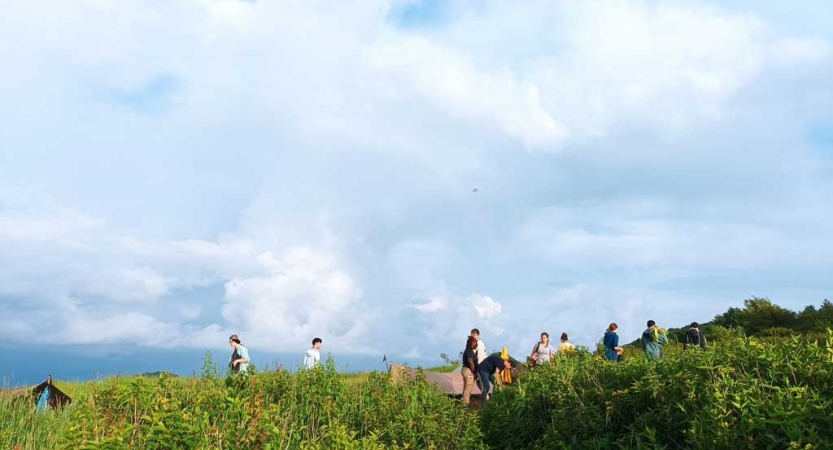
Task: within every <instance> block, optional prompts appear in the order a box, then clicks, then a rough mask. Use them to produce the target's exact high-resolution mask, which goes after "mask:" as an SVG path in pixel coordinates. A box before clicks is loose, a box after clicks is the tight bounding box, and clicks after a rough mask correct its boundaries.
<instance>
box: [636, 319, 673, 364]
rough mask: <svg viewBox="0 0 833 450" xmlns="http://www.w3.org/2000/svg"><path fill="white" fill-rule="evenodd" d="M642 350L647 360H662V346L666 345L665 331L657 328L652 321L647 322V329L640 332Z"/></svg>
mask: <svg viewBox="0 0 833 450" xmlns="http://www.w3.org/2000/svg"><path fill="white" fill-rule="evenodd" d="M641 343H642V350H644V351H645V356H646V357H647V358H648V360H655V359H660V358H662V346H663V345H665V344H667V343H668V337H667V336H666V333H665V330H663V329H662V328H660V327H658V326H657V323H656V322H654V321H653V320H649V321H648V328H647V329H646V330H645V331H643V332H642V339H641Z"/></svg>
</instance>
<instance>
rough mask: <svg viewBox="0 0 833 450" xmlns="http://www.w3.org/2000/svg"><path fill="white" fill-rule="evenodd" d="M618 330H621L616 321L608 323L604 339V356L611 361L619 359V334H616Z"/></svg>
mask: <svg viewBox="0 0 833 450" xmlns="http://www.w3.org/2000/svg"><path fill="white" fill-rule="evenodd" d="M617 330H619V325H616V322H613V323H611V324H610V325H608V327H607V330H605V335H604V338H603V339H602V346H603V347H604V350H603V351H604V357H605V358H607V359H608V360H610V361H617V360H618V359H619V355H618V353H617V351H616V349H617V348H618V347H619V335H618V334H616V331H617Z"/></svg>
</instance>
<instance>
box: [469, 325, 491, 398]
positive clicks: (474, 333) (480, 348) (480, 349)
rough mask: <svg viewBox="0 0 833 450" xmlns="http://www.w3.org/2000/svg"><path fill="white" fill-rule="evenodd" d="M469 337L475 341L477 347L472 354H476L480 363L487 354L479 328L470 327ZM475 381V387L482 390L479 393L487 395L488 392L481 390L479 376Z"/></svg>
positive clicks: (481, 383)
mask: <svg viewBox="0 0 833 450" xmlns="http://www.w3.org/2000/svg"><path fill="white" fill-rule="evenodd" d="M471 337H473V338H474V339H475V340H476V341H477V348H476V349H475V350H474V355H475V356H477V364H480V363H481V362H483V360H484V359H486V356H487V355H488V354H487V353H486V344H485V343H484V342H483V339H480V330H478V329H477V328H472V329H471ZM475 381H476V382H477V387H479V388H480V391H481V392H482V394H481V395H485V396H488V395H489V392H488V391H483V382H482V381H480V378H479V377H478V378H476V380H475Z"/></svg>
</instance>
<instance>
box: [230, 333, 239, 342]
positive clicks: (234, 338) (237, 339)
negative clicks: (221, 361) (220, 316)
mask: <svg viewBox="0 0 833 450" xmlns="http://www.w3.org/2000/svg"><path fill="white" fill-rule="evenodd" d="M228 340H230V341H237V342H240V338H239V337H238V336H237V335H236V334H232V335H231V336H229V338H228Z"/></svg>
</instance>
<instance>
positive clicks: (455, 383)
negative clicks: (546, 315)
mask: <svg viewBox="0 0 833 450" xmlns="http://www.w3.org/2000/svg"><path fill="white" fill-rule="evenodd" d="M509 362H511V363H512V367H513V369H512V377H513V378H517V376H518V375H520V374H521V373H523V372H526V371H527V370H528V369H527V367H526V366H525V365H524V364H522V363H521V362H520V361H518V360H517V359H515V358H512V357H511V356H510V357H509ZM390 372H391V376H392V377H393V380H394V381H396V380H400V379H402V378H403V377H407V378H409V379H411V380H413V379H414V377H416V373H417V371H416V369H411V368H408V367H405V366H401V365H399V364H396V363H394V364H391V366H390ZM422 373H423V374H424V375H425V379H426V380H428V381H429V382H431V383H434V384H435V385H437V387H438V388H439V389H440V391H441V392H444V393H446V394H448V395H454V396H457V395H463V376H462V375H461V374H460V368H457V370H455V371H454V372H451V373H440V372H428V371H422ZM471 393H472V395H480V394H481V392H480V388H479V387H477V383H475V385H474V386H473V387H472V390H471Z"/></svg>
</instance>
